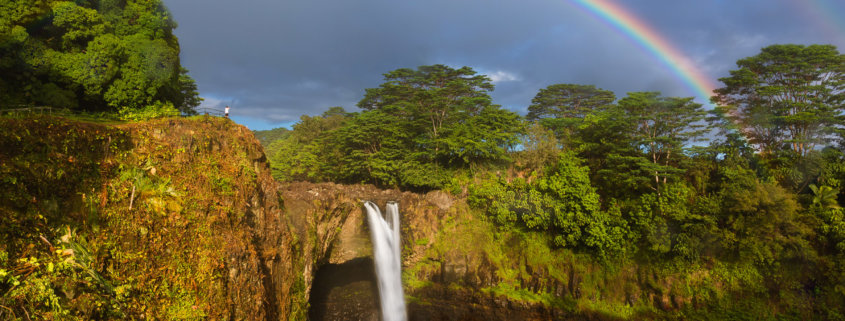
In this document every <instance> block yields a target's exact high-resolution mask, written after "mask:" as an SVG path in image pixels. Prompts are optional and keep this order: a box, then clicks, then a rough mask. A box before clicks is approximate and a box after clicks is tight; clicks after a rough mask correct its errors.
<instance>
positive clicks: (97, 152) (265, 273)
mask: <svg viewBox="0 0 845 321" xmlns="http://www.w3.org/2000/svg"><path fill="white" fill-rule="evenodd" d="M0 128H3V129H4V130H3V131H2V134H0V150H3V151H4V153H3V154H2V155H0V159H1V160H2V162H0V173H2V177H4V178H5V179H3V180H2V181H1V182H0V184H2V188H3V190H4V191H8V192H7V193H5V194H4V195H3V197H2V198H0V214H2V215H0V237H2V243H0V244H2V245H0V252H2V255H0V259H2V260H0V264H2V265H0V268H2V269H3V270H4V271H10V272H11V273H10V274H7V275H5V276H3V279H2V280H0V282H2V286H0V289H2V290H4V291H6V292H3V293H5V295H4V296H3V297H2V301H0V305H3V306H4V307H9V309H0V313H2V314H0V319H14V318H22V317H23V316H25V315H27V314H28V315H31V316H36V317H38V318H43V319H50V318H54V317H57V316H62V317H63V318H66V319H80V320H82V319H107V318H113V319H148V318H149V319H197V320H198V319H229V320H305V319H311V320H344V319H346V320H359V319H360V320H377V319H378V309H379V303H378V293H377V285H376V284H377V283H376V282H377V281H376V277H375V274H374V270H375V269H374V266H375V265H376V263H374V262H373V257H374V253H373V248H372V243H371V237H370V232H371V231H370V228H369V227H368V223H367V216H366V212H365V205H364V203H363V201H364V200H370V201H372V202H373V204H375V205H377V206H379V207H381V208H385V207H386V206H388V204H389V202H391V201H395V202H396V203H397V204H398V206H399V207H400V208H401V217H402V225H401V228H400V230H399V231H398V232H399V239H400V240H401V242H399V243H398V245H399V246H400V247H401V267H402V285H403V290H404V292H405V294H404V297H405V298H406V301H407V317H408V319H409V320H517V319H518V320H550V319H555V320H580V319H591V320H629V319H655V318H670V319H672V318H678V319H684V318H687V317H689V316H690V315H692V316H695V315H696V314H695V313H702V312H697V311H708V310H706V309H707V307H708V306H709V305H710V304H713V302H717V301H719V300H732V299H733V298H739V297H742V296H741V294H737V293H736V292H732V291H733V290H731V289H733V288H734V287H737V286H741V285H742V284H743V283H742V282H743V281H742V280H739V279H737V277H735V276H736V275H739V276H741V274H733V275H731V278H727V277H725V273H726V272H725V271H728V273H730V271H737V270H736V267H734V266H731V265H727V264H722V263H718V262H714V263H712V264H711V265H701V266H692V267H690V268H688V269H684V270H675V269H672V268H671V267H666V266H661V265H656V264H647V263H638V262H630V261H629V262H627V263H626V264H622V263H619V262H614V263H613V264H608V263H603V262H601V261H599V260H596V259H595V258H594V257H591V256H590V255H588V254H583V253H579V252H577V251H573V250H570V249H565V248H559V247H555V246H553V242H552V240H551V239H550V238H549V237H548V236H544V235H543V234H540V233H531V232H527V231H524V230H519V229H502V228H500V227H498V226H496V225H495V224H494V223H493V222H491V221H490V220H489V219H487V218H485V216H484V215H480V214H479V213H478V212H477V211H476V210H474V209H472V208H471V207H470V206H469V205H468V204H467V201H466V195H465V194H462V193H461V192H457V193H454V194H453V193H447V192H444V191H438V190H436V191H430V192H427V193H412V192H408V191H400V190H397V189H379V188H376V187H374V186H372V185H341V184H334V183H308V182H291V183H284V184H281V183H279V182H277V181H275V180H273V179H272V177H271V176H270V172H269V166H268V164H267V162H266V157H265V156H264V154H263V150H262V147H261V145H260V144H259V143H258V141H257V140H256V139H255V137H254V136H253V135H252V133H251V132H250V131H249V130H248V129H246V128H245V127H242V126H239V125H236V124H234V123H232V122H230V121H228V120H226V119H221V118H215V117H196V118H191V119H161V120H154V121H150V122H142V123H129V124H120V125H106V124H96V123H86V122H79V121H71V120H66V119H62V118H56V117H49V116H43V117H33V118H27V119H14V118H2V119H0ZM394 226H395V225H394ZM623 263H624V262H623ZM720 264H721V265H720ZM13 282H17V284H16V285H12V284H14V283H13ZM730 282H734V283H730ZM10 289H11V290H10ZM39 289H45V290H39ZM39 291H40V292H39ZM36 295H37V296H36ZM44 298H47V299H49V300H48V301H44ZM350 298H352V299H351V300H350ZM39 302H54V303H39ZM714 311H716V312H713V311H710V312H709V313H720V312H719V311H718V310H714ZM721 313H740V312H736V311H733V310H732V311H728V312H721ZM750 313H751V312H750ZM716 315H717V316H718V314H716ZM699 316H700V315H699Z"/></svg>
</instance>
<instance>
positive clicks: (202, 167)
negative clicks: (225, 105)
mask: <svg viewBox="0 0 845 321" xmlns="http://www.w3.org/2000/svg"><path fill="white" fill-rule="evenodd" d="M0 128H3V129H4V130H3V133H2V134H0V148H2V150H4V151H5V152H4V153H3V154H2V155H0V160H2V161H0V177H2V179H0V188H2V189H3V190H4V191H5V192H4V193H3V195H2V196H0V320H30V319H31V320H112V319H159V320H204V319H221V318H229V317H232V316H237V317H238V318H241V319H257V318H259V316H261V315H264V314H265V313H266V314H269V313H270V312H269V311H270V310H271V309H272V307H268V306H267V305H263V306H262V305H256V304H255V301H252V300H253V297H262V296H263V295H264V294H265V293H262V292H261V291H256V293H251V294H250V296H249V297H247V296H243V297H236V296H235V294H234V292H230V291H229V290H228V289H229V288H230V287H231V288H235V287H244V288H247V287H252V288H256V287H257V284H262V282H263V281H262V280H261V278H262V276H261V275H262V274H261V272H260V270H259V269H258V268H257V267H256V266H258V265H259V264H260V265H263V264H264V263H258V262H259V261H257V259H256V254H255V253H260V252H261V250H260V249H261V246H262V245H261V243H260V240H261V239H262V238H264V237H266V236H257V234H256V233H255V232H253V230H252V229H253V226H255V225H254V224H255V223H254V222H253V221H252V217H251V216H252V215H253V214H252V213H253V212H252V211H253V210H250V209H247V208H248V207H250V208H252V207H251V206H249V205H248V204H251V203H250V202H253V201H254V198H253V195H254V194H253V193H255V191H256V190H258V189H259V187H258V186H259V184H260V183H259V180H260V179H261V178H260V177H259V176H258V175H257V173H256V169H255V167H254V166H253V162H254V161H255V160H257V159H260V155H261V153H260V147H259V146H258V145H245V144H246V143H249V142H251V140H252V135H251V133H250V132H249V131H248V130H246V129H245V128H243V127H241V126H237V125H235V124H233V123H232V122H231V121H229V120H227V119H223V118H213V117H204V116H196V117H195V119H183V118H180V119H163V120H158V121H151V122H146V123H129V124H119V125H104V124H92V123H85V122H78V121H72V120H67V119H63V118H56V117H50V116H42V117H30V118H27V119H18V118H0ZM268 179H269V177H268ZM268 195H270V194H268ZM269 197H271V198H272V197H276V196H275V195H272V196H269ZM261 202H268V201H267V200H266V199H265V200H262V201H261ZM255 228H258V227H255ZM285 242H292V240H288V241H285ZM279 251H282V253H284V250H276V253H279ZM235 253H237V254H235ZM232 258H238V259H237V260H233V259H232ZM239 262H244V263H243V264H241V263H239ZM245 262H250V263H249V264H250V265H248V264H247V263H245ZM231 269H236V271H238V272H239V274H237V277H235V276H234V275H233V274H232V272H231V271H232V270H231ZM265 286H266V285H265ZM271 297H272V296H268V298H271ZM261 311H264V312H261Z"/></svg>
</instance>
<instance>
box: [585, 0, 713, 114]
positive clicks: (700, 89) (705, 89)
mask: <svg viewBox="0 0 845 321" xmlns="http://www.w3.org/2000/svg"><path fill="white" fill-rule="evenodd" d="M572 1H573V2H574V3H575V4H577V5H579V6H580V7H582V8H584V9H586V10H587V11H588V12H590V13H592V14H594V15H596V16H597V17H598V18H600V19H601V20H604V21H606V22H608V23H609V24H610V25H612V26H613V27H614V28H616V29H617V30H619V31H620V32H622V33H623V34H625V35H626V36H628V37H629V38H631V39H632V40H634V41H635V42H636V43H637V44H638V45H640V46H641V47H643V49H645V50H646V51H648V52H649V53H651V54H652V55H653V56H654V57H656V58H657V59H658V60H659V61H660V62H661V63H662V64H664V65H665V66H666V67H668V68H669V70H671V71H672V73H674V74H675V75H676V76H677V77H678V78H679V79H681V80H682V81H683V82H684V84H685V85H686V86H687V87H688V88H689V89H690V90H692V91H693V92H694V93H695V95H696V96H698V97H699V98H702V99H704V102H705V104H709V101H710V96H711V95H713V90H714V89H716V87H717V86H716V84H715V82H714V81H713V80H712V79H711V78H710V77H709V76H708V75H707V74H705V73H704V72H702V71H701V70H699V69H698V68H696V67H695V65H694V64H693V63H692V62H690V60H689V59H688V58H687V57H686V56H685V55H684V54H683V53H681V51H679V50H678V49H677V48H675V47H674V46H672V44H671V43H669V41H667V40H666V39H665V38H664V37H662V36H661V35H660V34H659V33H657V32H656V31H655V30H654V29H653V28H651V27H650V26H649V25H648V24H646V23H645V22H644V21H642V20H641V19H639V18H637V17H636V16H634V15H633V14H631V13H629V12H627V11H626V10H625V8H623V7H621V6H619V5H617V4H614V3H612V2H610V1H606V0H572Z"/></svg>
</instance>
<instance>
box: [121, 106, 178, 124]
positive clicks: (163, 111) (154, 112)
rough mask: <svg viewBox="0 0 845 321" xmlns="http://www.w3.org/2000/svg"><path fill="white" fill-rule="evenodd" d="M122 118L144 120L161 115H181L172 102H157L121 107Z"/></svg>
mask: <svg viewBox="0 0 845 321" xmlns="http://www.w3.org/2000/svg"><path fill="white" fill-rule="evenodd" d="M119 114H120V118H121V119H123V120H131V121H142V120H150V119H153V118H161V117H174V116H179V111H178V110H176V108H175V107H173V104H171V103H169V102H168V103H162V102H158V101H157V102H155V103H153V104H152V105H148V106H146V107H144V108H140V109H135V108H121V109H120V112H119Z"/></svg>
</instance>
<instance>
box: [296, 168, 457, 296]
mask: <svg viewBox="0 0 845 321" xmlns="http://www.w3.org/2000/svg"><path fill="white" fill-rule="evenodd" d="M282 198H283V199H284V208H285V213H286V215H287V216H288V217H289V218H290V220H291V223H292V225H293V226H294V227H295V230H296V231H297V233H298V238H299V239H300V240H304V241H305V242H304V251H303V253H302V254H303V257H302V261H303V263H304V265H303V268H304V270H303V275H304V276H305V280H306V284H308V285H309V286H307V288H308V289H310V284H311V281H312V280H313V275H314V272H315V269H316V268H319V267H320V266H322V265H325V264H343V263H345V262H348V261H351V260H354V259H358V258H371V257H372V243H371V242H370V235H369V233H370V232H369V227H368V226H367V220H366V214H365V213H366V212H365V210H364V206H363V204H364V203H363V202H364V201H372V202H374V203H376V204H377V205H379V207H380V208H384V206H385V204H386V203H387V202H388V201H396V202H398V203H399V213H400V219H401V223H400V225H401V228H402V238H403V240H402V244H403V246H404V248H406V249H410V251H407V250H403V264H405V263H407V262H411V261H413V260H414V257H415V255H414V254H415V253H416V251H414V248H415V243H414V242H413V240H417V239H421V238H425V237H432V236H433V234H434V233H436V232H437V230H438V225H439V222H440V221H441V220H442V219H443V218H444V217H445V216H446V215H447V213H448V211H449V210H450V208H451V207H450V205H451V202H453V200H452V199H451V198H450V197H449V196H448V195H446V194H445V193H442V192H432V193H429V194H426V195H419V194H414V193H409V192H401V191H399V190H382V189H378V188H376V187H374V186H371V185H339V184H332V183H323V184H313V183H304V182H297V183H290V184H287V185H285V186H284V187H283V190H282ZM423 245H424V244H423Z"/></svg>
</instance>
